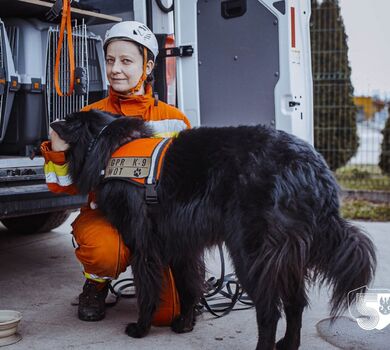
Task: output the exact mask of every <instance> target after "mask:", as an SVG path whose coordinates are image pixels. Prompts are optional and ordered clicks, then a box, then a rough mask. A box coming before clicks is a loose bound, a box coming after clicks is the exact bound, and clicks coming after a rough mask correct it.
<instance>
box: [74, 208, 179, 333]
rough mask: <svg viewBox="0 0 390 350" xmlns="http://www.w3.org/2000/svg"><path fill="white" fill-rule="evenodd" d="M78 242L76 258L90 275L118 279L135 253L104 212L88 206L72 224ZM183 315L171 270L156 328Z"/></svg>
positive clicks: (166, 274) (165, 276) (165, 273)
mask: <svg viewBox="0 0 390 350" xmlns="http://www.w3.org/2000/svg"><path fill="white" fill-rule="evenodd" d="M72 227H73V235H74V238H75V240H76V242H77V245H78V247H77V248H76V256H77V258H78V260H79V261H80V262H81V264H82V265H83V266H84V272H85V273H86V275H93V276H98V277H99V278H104V279H109V280H111V279H116V278H117V277H118V276H119V274H120V273H122V272H124V271H125V270H126V268H127V267H128V265H129V263H130V258H131V253H130V251H129V249H128V248H127V247H126V245H125V244H124V243H123V241H122V237H121V236H120V234H119V232H118V231H117V230H116V229H115V228H114V227H113V226H112V225H111V224H110V223H109V222H108V221H107V219H106V218H105V217H104V216H103V214H102V213H101V211H99V210H98V209H95V210H92V209H90V208H87V207H84V208H82V209H81V212H80V215H79V216H78V217H77V218H76V220H75V221H74V222H73V224H72ZM179 314H180V302H179V298H178V294H177V290H176V287H175V282H174V279H173V276H172V273H171V271H170V269H169V268H166V269H164V271H163V286H162V294H161V297H160V305H159V307H158V309H157V310H156V312H155V314H154V317H153V321H152V323H153V325H155V326H169V325H170V324H171V323H172V321H173V319H174V318H175V317H176V316H178V315H179Z"/></svg>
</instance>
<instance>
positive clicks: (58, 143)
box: [50, 130, 69, 152]
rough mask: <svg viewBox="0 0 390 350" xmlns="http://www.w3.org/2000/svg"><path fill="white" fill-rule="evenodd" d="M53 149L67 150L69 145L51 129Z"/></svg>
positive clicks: (56, 150) (57, 150) (55, 150)
mask: <svg viewBox="0 0 390 350" xmlns="http://www.w3.org/2000/svg"><path fill="white" fill-rule="evenodd" d="M50 140H51V150H52V151H54V152H65V151H66V150H68V149H69V145H68V144H67V143H66V142H65V141H64V140H63V139H62V138H61V137H60V136H59V135H58V134H57V133H56V132H55V131H54V130H51V131H50Z"/></svg>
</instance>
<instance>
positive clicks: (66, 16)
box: [54, 0, 74, 96]
mask: <svg viewBox="0 0 390 350" xmlns="http://www.w3.org/2000/svg"><path fill="white" fill-rule="evenodd" d="M65 25H66V34H67V39H68V55H69V66H70V67H69V68H70V71H69V76H70V82H69V91H68V93H67V94H64V93H63V92H62V91H61V87H60V84H59V70H60V69H59V68H60V58H61V50H62V43H63V41H64V35H65ZM54 85H55V88H56V91H57V94H58V95H59V96H70V95H71V94H72V93H73V89H74V50H73V39H72V25H71V13H70V3H69V0H63V7H62V19H61V27H60V38H59V41H58V46H57V52H56V62H55V66H54Z"/></svg>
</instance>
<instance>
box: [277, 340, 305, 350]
mask: <svg viewBox="0 0 390 350" xmlns="http://www.w3.org/2000/svg"><path fill="white" fill-rule="evenodd" d="M298 348H299V345H293V344H287V341H286V340H285V338H282V339H280V340H279V341H278V342H277V343H276V344H275V349H276V350H295V349H298Z"/></svg>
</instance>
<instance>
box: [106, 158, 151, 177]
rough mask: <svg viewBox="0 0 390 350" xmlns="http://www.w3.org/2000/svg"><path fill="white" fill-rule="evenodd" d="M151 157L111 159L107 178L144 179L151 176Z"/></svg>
mask: <svg viewBox="0 0 390 350" xmlns="http://www.w3.org/2000/svg"><path fill="white" fill-rule="evenodd" d="M150 168H151V158H150V157H124V158H111V159H110V162H109V163H108V166H107V168H106V171H105V178H107V177H129V178H137V179H142V178H145V177H148V176H149V173H150Z"/></svg>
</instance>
